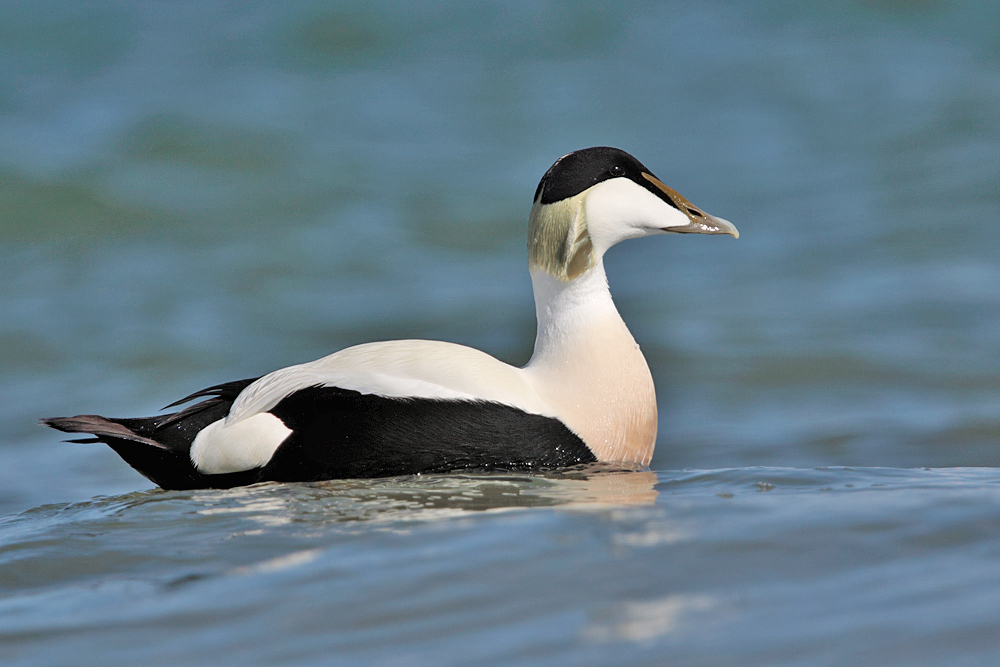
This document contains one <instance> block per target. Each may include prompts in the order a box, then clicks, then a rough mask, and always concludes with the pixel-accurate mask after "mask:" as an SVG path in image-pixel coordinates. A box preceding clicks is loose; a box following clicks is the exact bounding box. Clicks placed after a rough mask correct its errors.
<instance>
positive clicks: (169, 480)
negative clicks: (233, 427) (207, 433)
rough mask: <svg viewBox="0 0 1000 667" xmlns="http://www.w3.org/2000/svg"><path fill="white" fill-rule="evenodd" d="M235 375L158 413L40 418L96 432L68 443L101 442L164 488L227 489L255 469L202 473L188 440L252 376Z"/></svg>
mask: <svg viewBox="0 0 1000 667" xmlns="http://www.w3.org/2000/svg"><path fill="white" fill-rule="evenodd" d="M256 379H257V378H251V379H248V380H237V381H236V382H227V383H225V384H220V385H216V386H214V387H209V388H208V389H202V390H201V391H198V392H195V393H193V394H191V395H190V396H187V397H185V398H182V399H181V400H179V401H177V402H176V403H171V404H170V405H168V406H167V407H168V408H171V407H174V406H176V405H180V404H181V403H187V402H188V401H192V400H194V399H196V398H201V397H203V396H208V397H209V398H208V400H205V401H201V402H200V403H195V404H194V405H192V406H189V407H187V408H184V409H183V410H180V411H178V412H172V413H170V414H166V415H160V416H159V417H141V418H127V419H110V418H107V417H99V416H97V415H79V416H76V417H55V418H52V419H42V420H41V423H42V424H45V425H46V426H51V427H52V428H54V429H58V430H60V431H64V432H66V433H90V434H93V435H94V436H95V437H93V438H82V439H79V440H70V442H103V443H105V444H107V445H108V446H110V447H111V449H113V450H115V451H116V452H117V453H118V455H119V456H121V457H122V458H123V459H125V462H126V463H128V464H129V465H130V466H132V467H133V468H135V469H136V470H138V471H139V472H140V473H141V474H143V475H144V476H146V477H147V478H149V479H150V480H151V481H152V482H153V483H154V484H156V485H157V486H161V487H163V488H164V489H197V488H202V489H203V488H229V487H232V486H243V485H245V484H253V483H254V482H256V481H258V480H257V479H256V478H255V476H256V475H257V474H259V471H256V470H248V471H246V472H237V473H231V474H224V475H204V474H202V473H200V472H198V471H197V470H196V469H195V467H194V465H193V464H192V463H191V457H190V451H191V443H192V442H193V441H194V438H195V436H196V435H198V432H199V431H201V430H202V429H203V428H205V427H206V426H208V425H209V424H211V423H212V422H214V421H218V420H219V419H222V418H223V417H225V416H226V415H227V414H229V408H230V407H232V405H233V401H235V400H236V397H237V396H238V395H239V393H240V392H241V391H243V389H244V388H246V386H247V385H249V384H250V383H251V382H253V381H254V380H256Z"/></svg>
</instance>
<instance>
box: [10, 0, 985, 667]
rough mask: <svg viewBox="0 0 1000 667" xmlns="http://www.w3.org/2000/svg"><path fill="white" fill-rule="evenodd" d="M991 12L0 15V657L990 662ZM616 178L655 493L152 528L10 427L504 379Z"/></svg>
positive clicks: (884, 6)
mask: <svg viewBox="0 0 1000 667" xmlns="http://www.w3.org/2000/svg"><path fill="white" fill-rule="evenodd" d="M998 24H1000V7H998V6H997V5H996V4H995V3H990V2H952V3H944V2H934V1H911V2H888V1H874V2H837V3H832V4H828V5H823V6H820V5H810V4H803V3H783V2H776V1H772V2H753V3H724V2H707V3H645V4H640V5H634V6H633V5H630V6H628V7H625V6H617V5H612V4H608V3H587V2H575V3H556V2H531V3H528V2H520V3H519V2H513V3H504V4H499V3H476V4H469V3H458V2H431V3H419V4H418V3H413V4H410V3H378V4H376V3H358V2H355V3H319V2H315V1H306V0H303V1H302V2H289V3H281V4H275V3H254V2H251V3H235V2H212V1H208V2H198V3H155V2H129V3H124V2H121V3H116V2H105V3H80V2H65V1H57V0H54V1H52V2H16V1H12V2H6V3H3V4H2V5H0V406H2V409H0V517H2V518H0V662H3V664H5V665H6V664H18V665H20V664H24V665H77V664H81V663H88V664H90V663H92V664H121V665H132V664H150V665H152V664H172V665H175V664H240V665H247V664H261V665H265V664H266V665H277V664H289V665H298V664H318V663H322V664H329V663H331V662H336V663H337V664H359V665H360V664H364V665H373V664H375V665H400V664H407V665H446V664H455V665H468V664H525V665H527V664H546V665H548V664H557V665H559V664H565V665H580V664H608V665H611V664H614V665H619V664H650V665H653V664H657V665H658V664H665V663H676V664H694V665H697V664H705V665H711V664H738V665H756V664H760V665H784V664H788V665H826V664H830V665H842V664H848V663H859V662H861V663H864V664H898V665H914V664H948V665H984V664H997V663H998V662H1000V640H998V639H996V638H997V637H1000V614H998V612H997V605H996V603H995V600H997V599H1000V585H998V584H1000V580H998V574H1000V573H998V569H997V566H996V563H997V562H1000V561H998V558H997V556H998V543H997V537H996V535H997V534H998V530H997V528H998V523H1000V506H998V493H997V492H998V489H1000V486H998V484H997V482H998V480H997V475H996V473H995V471H994V467H996V466H998V465H1000V417H998V415H1000V357H998V352H997V351H998V350H1000V287H998V286H1000V268H998V267H1000V263H998V261H997V255H998V248H1000V187H998V186H1000V160H998V159H997V156H998V155H1000V40H998V38H997V33H996V26H997V25H998ZM592 145H615V146H619V147H621V148H623V149H625V150H628V151H629V152H631V153H633V154H634V155H636V157H638V158H639V159H640V160H641V161H642V162H643V163H645V164H646V165H647V166H648V167H650V168H651V169H652V170H653V171H654V172H655V173H656V174H657V175H658V176H659V177H660V178H661V179H662V180H664V181H665V182H666V183H667V184H668V185H670V186H671V187H674V188H676V189H677V190H678V191H679V192H681V193H682V194H684V195H685V196H686V197H687V198H689V199H690V200H691V201H692V202H694V203H695V204H697V205H698V206H700V207H702V208H704V209H705V210H707V211H709V212H710V213H713V214H715V215H719V216H722V217H725V218H727V219H729V220H731V221H733V222H734V223H735V224H736V225H737V226H738V227H739V229H740V231H741V237H740V239H739V240H738V241H733V240H732V239H728V238H726V239H720V238H708V237H689V236H687V237H669V238H668V237H661V238H655V239H649V240H643V241H634V242H629V243H625V244H622V245H621V246H620V247H617V248H615V249H613V250H612V252H611V253H610V254H609V256H608V257H607V266H608V273H609V277H610V282H611V288H612V292H613V294H614V295H615V299H616V302H617V304H618V305H619V309H620V310H621V312H622V315H623V317H624V318H625V320H626V322H627V323H628V324H629V326H630V328H631V329H632V332H633V334H634V335H635V337H636V339H637V340H638V341H639V343H640V345H641V346H642V349H643V351H644V353H645V354H646V357H647V359H648V361H649V364H650V367H651V370H652V372H653V375H654V378H655V380H656V383H657V391H658V399H659V408H660V433H659V439H658V444H657V451H656V455H655V456H654V459H653V463H652V471H650V472H644V471H630V472H623V471H609V470H584V471H575V472H573V473H567V474H566V475H554V476H548V477H531V476H523V475H507V476H504V475H498V476H487V477H476V476H444V477H419V478H406V479H394V480H379V481H369V482H337V483H330V484H320V485H265V486H261V487H254V488H250V489H240V490H233V491H225V492H221V491H212V492H192V493H177V492H172V493H166V492H162V491H159V490H155V489H152V488H151V486H150V484H149V483H148V482H147V481H146V480H144V479H143V478H141V477H140V476H139V475H137V474H136V473H134V472H133V471H132V470H131V469H129V468H128V467H127V466H126V465H124V464H123V463H122V462H121V461H120V460H119V459H118V458H117V456H115V455H114V453H113V452H111V451H110V450H108V449H106V448H100V447H94V446H81V445H72V444H67V443H63V442H61V438H60V436H59V434H56V433H54V432H46V431H44V430H42V429H41V428H40V427H38V426H37V423H36V421H37V419H38V418H39V417H45V416H57V415H67V414H78V413H100V414H107V415H112V416H129V415H146V414H152V413H154V412H155V411H156V410H158V409H159V408H160V407H161V406H163V405H165V404H167V403H170V402H172V401H173V400H175V399H176V398H178V397H180V396H183V395H186V394H188V393H190V392H192V391H195V390H197V389H200V388H202V387H204V386H208V385H211V384H216V383H218V382H221V381H226V380H231V379H237V378H244V377H253V376H255V375H259V374H261V373H264V372H267V371H269V370H273V369H275V368H278V367H281V366H283V365H287V364H291V363H296V362H301V361H306V360H309V359H314V358H317V357H320V356H322V355H325V354H327V353H329V352H331V351H333V350H336V349H339V348H341V347H344V346H346V345H350V344H354V343H359V342H364V341H368V340H378V339H387V338H399V337H419V338H435V339H443V340H450V341H454V342H459V343H463V344H468V345H473V346H476V347H479V348H481V349H484V350H486V351H488V352H490V353H491V354H494V355H496V356H498V357H499V358H501V359H504V360H505V361H509V362H511V363H516V364H520V363H523V362H524V361H526V360H527V358H528V356H529V355H530V351H531V349H530V348H531V344H532V341H533V328H534V318H533V307H532V302H531V291H530V282H529V280H528V276H527V271H526V269H525V252H524V234H525V225H526V216H527V210H528V207H529V205H530V197H531V194H532V193H533V192H534V187H535V185H536V184H537V181H538V179H539V178H540V176H541V174H542V173H544V171H545V169H546V168H548V166H549V165H550V164H551V163H552V161H553V160H554V159H556V158H557V157H559V156H561V155H563V154H565V153H567V152H569V151H571V150H574V149H577V148H581V147H585V146H592Z"/></svg>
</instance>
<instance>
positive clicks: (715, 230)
mask: <svg viewBox="0 0 1000 667" xmlns="http://www.w3.org/2000/svg"><path fill="white" fill-rule="evenodd" d="M663 231H665V232H673V233H675V234H729V235H730V236H732V237H733V238H736V239H738V238H739V237H740V230H738V229H736V225H734V224H733V223H731V222H729V221H728V220H723V219H722V218H716V217H715V216H714V215H707V214H703V215H701V216H699V217H697V218H692V220H691V222H689V223H688V224H686V225H678V226H676V227H664V228H663Z"/></svg>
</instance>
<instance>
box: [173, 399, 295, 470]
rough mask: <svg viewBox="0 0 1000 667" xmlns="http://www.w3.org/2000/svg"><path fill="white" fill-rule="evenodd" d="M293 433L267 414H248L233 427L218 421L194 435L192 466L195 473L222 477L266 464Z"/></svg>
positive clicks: (223, 421) (224, 421) (221, 420)
mask: <svg viewBox="0 0 1000 667" xmlns="http://www.w3.org/2000/svg"><path fill="white" fill-rule="evenodd" d="M291 432H292V430H291V429H290V428H288V427H287V426H285V424H284V422H282V421H281V420H280V419H278V418H277V417H275V416H274V415H272V414H271V413H270V412H261V413H258V414H255V415H251V416H249V417H247V418H246V419H242V420H240V421H238V422H234V423H232V424H226V420H224V419H220V420H218V421H215V422H212V423H211V424H209V425H208V426H206V427H205V428H203V429H202V430H201V431H199V432H198V435H197V436H195V439H194V442H193V443H191V463H193V464H194V467H195V469H196V470H198V472H201V473H203V474H206V475H221V474H224V473H228V472H242V471H244V470H253V469H254V468H260V467H261V466H265V465H267V463H268V461H270V460H271V457H272V456H274V452H275V451H276V450H277V449H278V446H279V445H281V443H282V442H284V441H285V438H287V437H288V436H289V435H290V434H291Z"/></svg>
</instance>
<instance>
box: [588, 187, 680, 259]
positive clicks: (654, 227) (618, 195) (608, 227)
mask: <svg viewBox="0 0 1000 667" xmlns="http://www.w3.org/2000/svg"><path fill="white" fill-rule="evenodd" d="M584 205H585V209H584V211H585V214H586V216H587V229H588V230H589V231H590V237H591V241H592V242H593V244H594V249H595V250H596V251H597V252H598V253H599V254H603V253H604V252H605V251H606V250H607V249H608V248H610V247H611V246H613V245H614V244H616V243H618V242H619V241H624V240H626V239H634V238H638V237H640V236H647V235H649V234H656V233H659V232H661V231H662V230H663V228H665V227H674V226H678V225H683V224H686V223H687V222H688V219H687V216H685V215H684V214H683V213H681V212H680V211H678V210H677V209H675V208H674V207H672V206H670V205H669V204H667V203H666V202H664V201H663V200H662V199H660V198H659V197H657V196H656V195H654V194H653V193H652V192H650V191H649V190H647V189H646V188H644V187H642V186H641V185H638V184H636V183H634V182H633V181H631V180H629V179H627V178H613V179H611V180H608V181H604V182H602V183H598V184H597V185H595V186H594V187H592V188H590V190H589V191H588V192H587V197H586V200H585V204H584Z"/></svg>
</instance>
